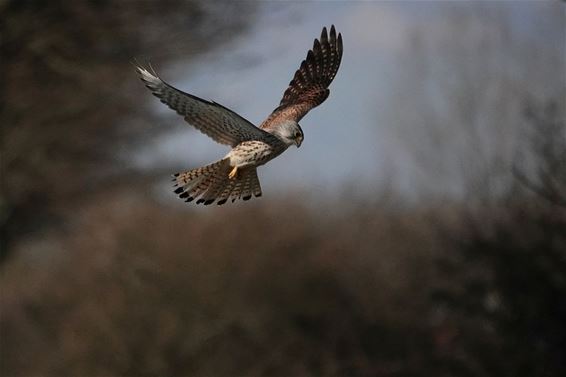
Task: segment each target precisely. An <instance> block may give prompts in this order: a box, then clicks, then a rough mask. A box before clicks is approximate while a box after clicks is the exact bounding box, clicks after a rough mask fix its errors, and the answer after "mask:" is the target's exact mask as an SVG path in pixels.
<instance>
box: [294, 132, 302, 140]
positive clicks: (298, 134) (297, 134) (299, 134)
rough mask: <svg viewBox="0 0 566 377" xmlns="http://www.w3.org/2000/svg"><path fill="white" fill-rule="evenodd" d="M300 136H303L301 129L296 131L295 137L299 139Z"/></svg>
mask: <svg viewBox="0 0 566 377" xmlns="http://www.w3.org/2000/svg"><path fill="white" fill-rule="evenodd" d="M299 137H301V133H300V132H299V131H297V132H295V138H296V139H298V138H299Z"/></svg>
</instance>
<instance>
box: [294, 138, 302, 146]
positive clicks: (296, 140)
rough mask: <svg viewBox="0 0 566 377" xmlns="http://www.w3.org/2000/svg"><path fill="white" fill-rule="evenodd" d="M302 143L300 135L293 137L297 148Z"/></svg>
mask: <svg viewBox="0 0 566 377" xmlns="http://www.w3.org/2000/svg"><path fill="white" fill-rule="evenodd" d="M302 143H303V138H302V137H298V138H296V139H295V144H296V145H297V148H299V147H300V146H301V144H302Z"/></svg>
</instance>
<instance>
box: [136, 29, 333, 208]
mask: <svg viewBox="0 0 566 377" xmlns="http://www.w3.org/2000/svg"><path fill="white" fill-rule="evenodd" d="M341 60H342V35H341V34H338V36H336V30H335V29H334V25H332V27H331V28H330V33H328V32H327V31H326V27H325V28H323V29H322V34H321V35H320V40H318V39H315V40H314V45H313V48H312V50H309V52H308V54H307V57H306V59H305V60H303V61H302V63H301V66H300V67H299V69H298V70H297V71H296V72H295V76H294V77H293V79H292V80H291V82H290V83H289V87H288V88H287V90H285V93H284V94H283V99H282V100H281V102H280V103H279V106H278V107H277V108H276V109H275V110H273V112H272V113H271V114H270V115H269V116H268V117H267V119H266V120H264V121H263V123H261V125H260V126H259V127H256V126H254V125H253V124H252V123H250V122H249V121H247V120H246V119H244V118H243V117H241V116H240V115H238V114H236V113H235V112H234V111H232V110H230V109H228V108H226V107H224V106H222V105H220V104H219V103H216V102H209V101H206V100H203V99H201V98H198V97H196V96H193V95H192V94H188V93H185V92H182V91H181V90H179V89H176V88H174V87H173V86H171V85H169V84H167V83H166V82H165V81H163V80H161V79H160V78H159V77H158V76H157V74H156V73H155V72H154V71H153V70H152V72H149V71H148V70H147V69H145V68H143V67H141V66H137V67H136V70H137V73H138V74H139V76H140V78H141V79H142V81H143V82H144V83H145V85H146V86H147V87H148V88H149V89H150V90H151V91H152V93H153V94H154V95H155V96H156V97H157V98H159V99H160V100H161V102H163V103H165V104H166V105H167V106H169V107H170V108H171V109H173V110H175V111H176V112H177V113H178V114H179V115H182V116H183V117H184V118H185V120H186V121H187V122H188V123H189V124H191V125H192V126H194V127H195V128H197V129H198V130H199V131H201V132H203V133H204V134H206V135H208V136H209V137H211V138H212V139H213V140H214V141H216V142H218V143H222V144H227V145H229V146H231V147H232V149H231V150H230V152H229V153H228V154H227V155H226V156H224V158H223V159H221V160H219V161H217V162H214V163H212V164H210V165H207V166H203V167H201V168H197V169H193V170H189V171H186V172H183V173H178V174H175V175H174V177H175V178H174V180H173V181H174V182H175V187H177V188H176V189H175V193H176V194H178V195H179V197H180V198H183V199H185V201H187V202H190V201H192V200H195V199H196V203H204V204H205V205H208V204H211V203H214V202H215V201H217V203H218V204H224V203H226V201H227V200H228V199H231V200H232V202H234V201H235V200H236V199H240V198H241V199H243V200H248V199H250V198H251V197H252V195H254V196H256V197H259V196H261V187H260V184H259V180H258V177H257V168H258V167H259V166H261V165H264V164H265V163H267V162H268V161H269V160H272V159H273V158H275V157H277V156H279V155H280V154H281V153H283V152H284V151H285V150H286V149H287V148H289V147H290V146H291V145H296V146H297V148H298V147H300V146H301V143H302V142H303V130H302V129H301V126H299V123H298V122H299V121H300V120H301V119H302V118H303V117H304V116H305V115H306V114H307V113H308V112H309V111H310V110H311V109H312V108H314V107H316V106H318V105H320V104H321V103H323V102H324V100H326V98H328V95H329V93H330V91H329V89H328V86H329V85H330V83H331V82H332V80H333V79H334V77H335V76H336V73H337V72H338V67H339V66H340V61H341Z"/></svg>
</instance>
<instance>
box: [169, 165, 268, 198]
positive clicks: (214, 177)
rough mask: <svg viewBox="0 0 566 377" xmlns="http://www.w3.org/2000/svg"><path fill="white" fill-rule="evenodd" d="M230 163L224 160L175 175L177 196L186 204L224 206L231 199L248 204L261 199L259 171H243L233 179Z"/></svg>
mask: <svg viewBox="0 0 566 377" xmlns="http://www.w3.org/2000/svg"><path fill="white" fill-rule="evenodd" d="M231 169H232V167H231V166H230V161H229V159H223V160H220V161H217V162H215V163H213V164H210V165H207V166H203V167H201V168H198V169H193V170H189V171H186V172H183V173H178V174H175V176H174V177H175V178H174V179H173V180H174V181H175V186H176V187H177V189H175V193H176V194H179V197H180V198H182V199H185V201H186V202H190V201H193V200H195V199H197V198H198V199H197V201H196V203H197V204H200V203H204V205H208V204H212V203H214V201H216V200H218V204H219V205H220V204H224V203H226V201H227V200H228V199H232V202H234V201H235V200H236V199H240V198H241V199H243V200H248V199H250V198H251V197H252V195H254V196H256V197H259V196H261V186H260V184H259V179H258V177H257V170H256V168H244V169H241V170H240V171H238V174H237V175H236V177H234V178H232V179H230V178H229V177H228V175H229V174H230V170H231Z"/></svg>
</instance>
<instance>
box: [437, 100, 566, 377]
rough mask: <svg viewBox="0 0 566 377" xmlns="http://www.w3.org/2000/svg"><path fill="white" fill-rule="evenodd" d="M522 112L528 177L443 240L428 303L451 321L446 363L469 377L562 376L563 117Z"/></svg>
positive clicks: (565, 312)
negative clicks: (445, 249)
mask: <svg viewBox="0 0 566 377" xmlns="http://www.w3.org/2000/svg"><path fill="white" fill-rule="evenodd" d="M526 114H527V118H528V120H529V122H530V124H531V126H532V133H531V134H532V137H531V139H530V145H529V152H530V153H531V154H532V158H533V160H532V162H533V163H534V164H533V165H532V166H531V169H530V171H529V172H526V171H525V170H517V171H520V173H518V174H519V177H520V179H519V181H516V182H515V186H514V187H511V188H509V191H508V194H507V195H506V196H505V197H504V198H502V199H500V200H499V201H498V202H497V205H496V206H493V207H491V208H482V209H478V208H476V209H475V211H474V213H468V214H467V215H466V216H465V217H464V218H465V219H466V221H465V223H464V228H463V230H460V231H457V232H454V231H453V230H450V231H448V233H447V234H449V235H450V238H451V239H452V241H453V242H452V244H453V245H454V247H455V252H456V254H455V255H452V256H450V255H448V256H446V257H447V258H449V259H451V262H450V263H448V264H446V259H443V266H444V267H443V268H442V272H443V273H444V274H446V275H445V277H447V278H448V279H447V280H445V281H444V283H448V285H449V287H448V288H446V289H443V290H440V291H439V292H438V296H437V297H438V298H439V299H440V302H441V303H442V305H444V306H445V308H446V309H447V311H448V312H449V314H447V317H448V318H450V319H451V322H452V323H457V324H458V325H457V326H456V327H457V330H456V332H457V333H458V334H459V335H458V337H457V338H456V339H455V341H454V344H453V346H454V349H455V352H453V353H451V354H450V357H452V358H454V357H455V355H459V356H458V357H457V360H453V361H454V362H455V363H456V365H460V367H461V368H462V369H464V370H467V372H468V373H470V375H477V376H493V375H497V376H563V375H565V374H566V360H565V359H564V355H565V354H566V231H565V230H566V208H565V207H564V205H563V204H564V200H565V199H566V196H564V194H565V192H566V191H565V190H566V175H565V174H564V172H566V158H565V156H566V143H565V141H566V118H565V115H566V112H565V111H564V108H560V107H559V106H557V103H556V102H551V103H549V104H548V105H546V106H539V107H536V106H532V105H529V106H528V110H527V113H526ZM521 161H524V159H521ZM521 166H523V165H522V164H521ZM517 169H519V168H517ZM521 169H522V168H521Z"/></svg>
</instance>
